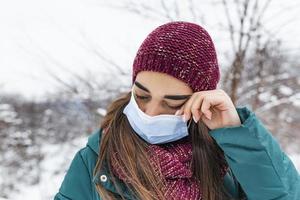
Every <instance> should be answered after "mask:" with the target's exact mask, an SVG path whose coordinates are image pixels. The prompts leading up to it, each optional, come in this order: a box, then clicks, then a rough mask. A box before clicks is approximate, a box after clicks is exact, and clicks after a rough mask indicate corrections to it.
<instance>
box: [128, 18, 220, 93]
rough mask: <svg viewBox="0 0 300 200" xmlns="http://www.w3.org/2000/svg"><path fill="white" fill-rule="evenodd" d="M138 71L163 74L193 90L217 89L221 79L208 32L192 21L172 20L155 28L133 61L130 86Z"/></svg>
mask: <svg viewBox="0 0 300 200" xmlns="http://www.w3.org/2000/svg"><path fill="white" fill-rule="evenodd" d="M140 71H155V72H162V73H166V74H169V75H171V76H174V77H175V78H177V79H180V80H182V81H183V82H185V83H187V84H188V85H189V86H190V87H191V88H192V90H193V92H198V91H201V90H212V89H216V87H217V83H218V82H219V80H220V71H219V66H218V60H217V55H216V51H215V47H214V44H213V41H212V39H211V37H210V36H209V34H208V32H207V31H206V30H205V29H204V28H203V27H201V26H199V25H198V24H195V23H191V22H184V21H174V22H169V23H166V24H163V25H161V26H159V27H157V28H156V29H154V30H153V31H152V32H151V33H150V34H149V35H148V36H147V37H146V39H145V40H144V41H143V43H142V45H141V46H140V48H139V49H138V52H137V54H136V57H135V59H134V62H133V75H132V83H134V81H135V79H136V75H137V74H138V73H139V72H140Z"/></svg>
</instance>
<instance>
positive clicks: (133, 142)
mask: <svg viewBox="0 0 300 200" xmlns="http://www.w3.org/2000/svg"><path fill="white" fill-rule="evenodd" d="M219 80H220V72H219V66H218V62H217V56H216V51H215V47H214V44H213V42H212V40H211V37H210V36H209V34H208V33H207V31H206V30H204V29H203V28H202V27H201V26H199V25H197V24H194V23H190V22H183V21H177V22H169V23H166V24H163V25H161V26H159V27H157V28H156V29H155V30H153V31H152V32H151V33H150V34H149V35H148V36H147V38H146V39H145V40H144V42H143V43H142V45H141V46H140V48H139V50H138V52H137V54H136V57H135V59H134V63H133V76H132V88H131V91H130V92H128V93H126V94H124V95H123V96H121V97H120V98H118V99H117V100H115V101H114V102H112V104H111V105H110V106H109V108H108V112H107V115H106V116H105V117H104V119H103V121H102V123H101V127H100V128H99V130H96V131H95V132H94V133H93V134H92V135H91V136H90V137H89V139H88V143H87V145H86V147H84V148H82V149H81V150H79V151H78V153H77V154H76V155H75V157H74V159H73V161H72V164H71V166H70V168H69V170H68V172H67V174H66V176H65V178H64V181H63V183H62V185H61V187H60V190H59V192H58V193H57V194H56V196H55V199H56V200H59V199H60V200H65V199H72V200H80V199H82V200H83V199H87V200H92V199H93V200H96V199H97V200H99V199H105V200H108V199H146V200H152V199H153V200H154V199H155V200H156V199H184V200H196V199H205V200H222V199H249V200H271V199H276V200H296V199H298V200H299V199H300V177H299V174H298V172H297V170H296V169H295V167H294V165H293V164H292V162H291V161H290V159H289V158H288V157H287V155H286V154H285V153H284V152H283V151H282V150H281V149H280V146H279V144H278V142H277V141H276V140H275V139H274V138H273V137H272V135H271V134H270V133H269V132H268V130H267V129H266V128H265V127H264V126H263V124H262V122H261V121H260V120H259V119H258V118H257V117H256V115H255V114H254V112H251V111H250V110H249V109H248V108H247V107H241V108H235V106H234V104H233V103H232V101H231V99H230V97H229V96H228V95H227V94H226V93H225V92H224V91H223V90H221V89H217V83H218V82H219Z"/></svg>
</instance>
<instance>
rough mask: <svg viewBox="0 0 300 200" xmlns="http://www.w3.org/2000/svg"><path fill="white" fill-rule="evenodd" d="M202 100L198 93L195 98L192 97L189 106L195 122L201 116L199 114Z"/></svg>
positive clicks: (200, 113)
mask: <svg viewBox="0 0 300 200" xmlns="http://www.w3.org/2000/svg"><path fill="white" fill-rule="evenodd" d="M202 101H203V96H201V95H199V96H198V97H197V98H195V99H194V101H193V103H192V106H191V112H192V115H193V119H194V121H195V122H196V123H197V122H198V121H199V119H200V118H201V115H202V112H201V110H200V107H201V104H202Z"/></svg>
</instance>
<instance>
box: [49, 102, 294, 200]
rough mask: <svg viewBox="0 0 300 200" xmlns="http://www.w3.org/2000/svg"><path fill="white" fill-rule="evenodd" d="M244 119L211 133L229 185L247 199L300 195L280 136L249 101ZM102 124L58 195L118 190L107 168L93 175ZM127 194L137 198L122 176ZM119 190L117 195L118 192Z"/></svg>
mask: <svg viewBox="0 0 300 200" xmlns="http://www.w3.org/2000/svg"><path fill="white" fill-rule="evenodd" d="M236 110H237V112H238V114H239V117H240V119H241V122H242V124H241V125H240V126H228V127H223V128H218V129H213V130H211V131H210V132H209V134H210V135H211V136H212V137H213V138H214V139H215V141H216V142H217V144H218V145H219V146H220V147H221V148H222V149H223V151H224V153H225V158H226V161H227V162H228V164H229V167H230V170H229V171H228V173H227V174H226V175H225V178H224V186H225V187H226V188H227V190H228V191H229V192H230V193H231V194H232V195H233V196H234V197H239V196H238V195H239V193H240V194H241V193H242V194H244V198H240V199H247V200H300V175H299V173H298V171H297V170H296V168H295V166H294V165H293V163H292V162H291V160H290V159H289V157H288V156H287V155H286V154H285V153H284V152H283V151H282V149H281V148H280V145H279V143H278V142H277V140H276V139H275V138H274V137H273V136H272V135H271V133H270V132H269V131H268V130H267V129H266V128H265V127H264V125H263V123H262V122H261V121H260V120H259V119H258V118H257V117H256V115H255V113H254V112H252V111H251V110H249V109H248V108H247V107H241V108H236ZM101 132H102V129H98V130H96V131H95V132H94V133H92V134H91V135H90V136H89V138H88V142H87V145H86V146H85V147H84V148H82V149H80V150H79V151H78V152H77V153H76V155H75V157H74V158H73V161H72V163H71V165H70V167H69V169H68V171H67V173H66V175H65V177H64V180H63V182H62V184H61V186H60V188H59V192H58V193H57V194H56V195H55V197H54V199H55V200H102V198H101V197H100V196H99V194H98V193H97V191H96V188H95V184H96V183H99V184H102V185H103V186H104V187H105V188H106V189H107V190H110V191H112V192H114V193H116V194H117V191H116V188H115V187H114V185H113V184H112V181H111V179H110V177H109V175H108V173H107V171H106V168H105V167H103V169H101V170H100V172H99V173H97V175H96V176H95V177H93V169H94V167H95V164H96V161H97V157H98V153H99V141H100V140H101ZM120 187H121V188H122V190H123V193H124V194H125V196H126V198H127V199H134V198H133V197H132V196H131V195H130V193H129V191H128V190H127V188H126V187H125V185H124V184H123V183H122V182H120ZM116 196H117V195H116Z"/></svg>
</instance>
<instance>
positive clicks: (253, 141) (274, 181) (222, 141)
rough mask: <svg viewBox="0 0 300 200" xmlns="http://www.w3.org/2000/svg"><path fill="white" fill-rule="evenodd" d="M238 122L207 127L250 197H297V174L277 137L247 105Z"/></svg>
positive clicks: (275, 199) (296, 199)
mask: <svg viewBox="0 0 300 200" xmlns="http://www.w3.org/2000/svg"><path fill="white" fill-rule="evenodd" d="M236 109H237V112H238V114H239V117H240V119H241V122H242V124H241V125H240V126H228V127H222V128H218V129H213V130H210V131H209V134H210V135H211V136H212V137H213V138H214V139H215V141H216V142H217V144H218V145H219V146H220V148H221V149H222V150H223V151H224V153H225V158H226V160H227V162H228V164H229V166H230V168H231V169H232V171H233V174H234V175H235V177H236V178H237V180H238V182H239V183H240V185H241V187H242V189H243V191H244V192H245V194H246V196H247V199H249V200H271V199H272V200H299V199H300V175H299V173H298V172H297V170H296V168H295V166H294V165H293V163H292V161H291V160H290V159H289V157H288V156H287V155H286V154H285V153H284V152H283V151H282V149H281V148H280V145H279V143H278V142H277V140H276V139H275V138H274V137H273V136H272V135H271V133H270V132H269V131H268V130H267V129H266V128H265V127H264V125H263V123H262V122H261V121H260V120H259V119H258V118H257V117H256V115H255V113H254V112H251V111H250V110H249V109H248V108H247V107H242V108H236Z"/></svg>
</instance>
